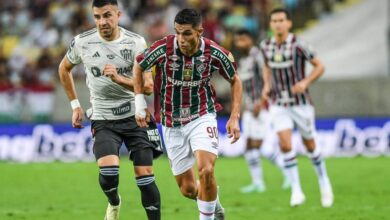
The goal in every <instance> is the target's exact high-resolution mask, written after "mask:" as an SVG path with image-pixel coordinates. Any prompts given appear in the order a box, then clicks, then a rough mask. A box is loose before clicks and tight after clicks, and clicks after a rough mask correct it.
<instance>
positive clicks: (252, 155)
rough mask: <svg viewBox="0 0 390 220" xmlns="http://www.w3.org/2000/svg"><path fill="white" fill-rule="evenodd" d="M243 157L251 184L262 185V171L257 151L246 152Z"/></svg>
mask: <svg viewBox="0 0 390 220" xmlns="http://www.w3.org/2000/svg"><path fill="white" fill-rule="evenodd" d="M244 156H245V160H246V162H247V164H248V168H249V172H250V174H251V177H252V183H253V184H255V185H261V184H263V170H262V168H261V161H260V151H259V149H250V150H247V151H246V152H245V155H244Z"/></svg>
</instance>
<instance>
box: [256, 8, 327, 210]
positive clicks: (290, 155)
mask: <svg viewBox="0 0 390 220" xmlns="http://www.w3.org/2000/svg"><path fill="white" fill-rule="evenodd" d="M270 27H271V29H272V31H273V34H274V37H272V38H270V39H267V40H264V41H263V42H262V43H261V50H262V52H263V55H264V59H265V65H264V69H263V78H264V88H263V92H262V93H263V98H264V99H266V100H267V99H268V98H269V96H270V98H271V100H270V103H271V106H270V113H271V118H272V124H273V128H274V129H275V130H276V132H277V134H278V137H279V144H280V147H281V150H282V152H283V157H284V166H285V169H286V172H287V174H288V175H289V179H290V180H291V184H292V194H291V200H290V205H291V206H297V205H301V204H302V203H304V201H305V195H304V194H303V192H302V189H301V184H300V181H299V174H298V167H297V159H296V153H295V152H294V151H292V146H291V145H292V144H291V139H292V131H293V129H294V125H295V126H296V127H297V128H298V131H299V133H300V134H301V136H302V140H303V143H304V145H305V146H306V149H307V150H308V152H309V156H310V158H311V160H312V162H313V165H314V167H315V170H316V172H317V175H318V180H319V185H320V191H321V204H322V206H323V207H330V206H332V204H333V192H332V187H331V183H330V181H329V178H328V175H327V172H326V168H325V162H324V160H323V158H322V156H321V150H320V148H318V147H316V144H315V140H314V137H315V132H316V131H315V124H314V123H315V116H314V108H313V106H312V102H311V98H310V96H309V91H308V88H309V86H310V85H311V83H313V82H314V81H315V80H316V79H318V78H319V77H320V76H321V75H322V74H323V72H324V66H323V64H322V63H321V61H320V59H319V58H318V57H317V56H316V55H315V53H314V52H313V51H312V49H311V48H310V47H309V46H307V45H306V44H305V43H304V42H303V41H302V40H300V39H299V38H297V36H295V35H294V34H292V33H290V32H289V30H290V28H291V27H292V21H291V20H290V16H289V13H288V12H287V11H286V10H284V9H281V8H278V9H274V10H273V11H271V13H270ZM306 61H308V62H310V64H311V65H312V66H313V70H312V72H311V73H310V74H309V75H307V76H306V74H305V62H306Z"/></svg>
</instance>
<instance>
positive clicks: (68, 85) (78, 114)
mask: <svg viewBox="0 0 390 220" xmlns="http://www.w3.org/2000/svg"><path fill="white" fill-rule="evenodd" d="M73 67H74V65H73V64H72V63H71V62H69V60H68V58H67V57H66V56H65V57H64V58H63V59H62V61H61V63H60V66H59V68H58V73H59V76H60V81H61V84H62V86H63V87H64V90H65V93H66V95H67V96H68V99H69V101H70V104H71V107H72V110H73V115H72V126H73V127H74V128H82V127H83V125H82V120H83V109H82V108H81V106H80V102H79V100H78V99H77V93H76V89H75V86H74V82H73V76H72V74H71V72H70V71H71V70H72V68H73Z"/></svg>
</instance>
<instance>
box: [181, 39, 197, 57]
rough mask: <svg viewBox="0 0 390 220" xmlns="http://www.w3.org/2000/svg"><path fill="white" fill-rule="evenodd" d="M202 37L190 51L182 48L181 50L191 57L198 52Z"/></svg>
mask: <svg viewBox="0 0 390 220" xmlns="http://www.w3.org/2000/svg"><path fill="white" fill-rule="evenodd" d="M200 42H201V41H200V39H199V40H198V42H197V43H196V45H195V47H194V48H192V50H188V51H182V50H181V49H180V48H179V50H180V52H181V53H182V54H184V55H186V56H187V57H191V56H192V55H194V54H195V53H196V52H198V50H199V48H200Z"/></svg>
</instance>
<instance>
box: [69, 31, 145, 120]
mask: <svg viewBox="0 0 390 220" xmlns="http://www.w3.org/2000/svg"><path fill="white" fill-rule="evenodd" d="M145 48H146V43H145V40H144V38H143V37H141V36H140V35H138V34H135V33H132V32H130V31H127V30H125V29H123V28H120V37H119V38H118V39H116V40H113V41H106V40H104V39H103V38H102V37H101V36H100V35H99V33H98V31H97V29H96V28H94V29H92V30H90V31H87V32H84V33H82V34H79V35H77V36H76V37H75V38H74V39H73V40H72V42H71V44H70V46H69V49H68V52H67V53H66V57H67V58H68V60H69V61H70V62H71V63H72V64H75V65H76V64H80V63H83V64H84V68H85V72H86V74H87V77H86V83H87V86H88V88H89V91H90V96H91V98H90V101H91V104H92V117H91V119H92V120H117V119H123V118H127V117H130V116H132V115H134V93H133V92H131V91H130V90H128V89H127V88H125V87H123V86H121V85H119V84H117V83H115V82H112V80H111V79H110V78H109V77H105V76H104V75H103V69H104V66H105V65H106V64H112V65H114V66H115V67H116V69H117V72H118V74H120V75H123V76H125V77H128V78H131V77H132V69H133V64H134V57H135V56H136V55H138V54H139V53H141V52H142V51H143V50H144V49H145Z"/></svg>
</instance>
